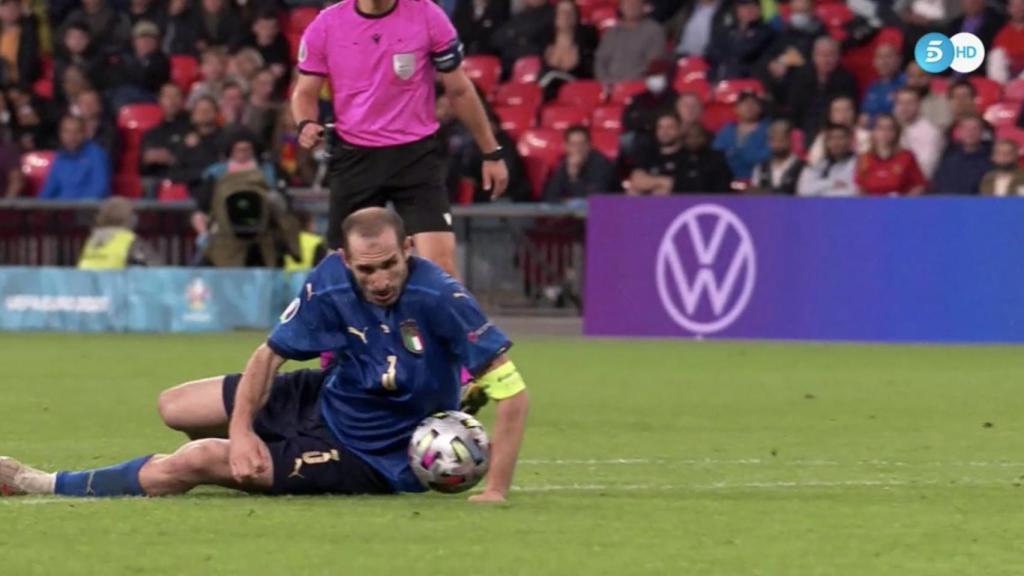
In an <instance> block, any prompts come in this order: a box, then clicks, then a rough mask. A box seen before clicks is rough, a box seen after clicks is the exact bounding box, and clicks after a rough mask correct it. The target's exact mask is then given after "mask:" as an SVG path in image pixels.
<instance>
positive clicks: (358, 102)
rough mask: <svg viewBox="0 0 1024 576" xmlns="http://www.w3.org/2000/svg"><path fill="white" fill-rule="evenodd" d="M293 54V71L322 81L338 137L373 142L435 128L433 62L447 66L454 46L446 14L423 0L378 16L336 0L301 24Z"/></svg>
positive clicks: (402, 139) (401, 1) (392, 141)
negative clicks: (329, 96) (327, 90)
mask: <svg viewBox="0 0 1024 576" xmlns="http://www.w3.org/2000/svg"><path fill="white" fill-rule="evenodd" d="M298 60H299V71H300V72H302V73H304V74H315V75H319V76H326V77H327V79H328V81H329V82H330V84H331V89H332V91H333V93H334V114H335V123H336V129H337V131H338V134H339V135H340V136H341V138H342V139H344V140H345V141H346V142H349V143H351V144H355V145H356V146H366V147H373V148H378V147H382V146H395V145H398V144H407V143H409V142H414V141H416V140H421V139H423V138H426V137H427V136H430V135H431V134H433V133H434V132H436V131H437V129H438V122H437V119H436V117H435V116H434V80H435V78H434V76H435V73H434V70H435V68H436V69H437V70H441V71H451V70H454V69H455V68H457V67H458V65H459V63H460V62H461V60H462V53H461V44H460V43H459V40H458V37H457V35H456V33H455V28H454V26H452V23H451V22H450V21H449V20H448V16H447V15H446V14H445V13H444V11H443V10H442V9H441V8H440V7H438V6H437V5H435V4H434V3H433V2H431V1H430V0H397V1H396V2H395V7H394V9H393V10H391V12H389V13H387V14H383V15H380V16H368V15H365V14H362V13H361V12H359V10H358V7H357V3H356V0H344V1H343V2H340V3H338V4H335V5H334V6H331V7H329V8H326V9H324V10H323V11H322V12H320V14H319V15H318V16H317V17H316V19H315V20H313V22H312V23H311V24H310V25H309V27H308V28H306V32H305V33H304V34H303V36H302V44H301V45H300V47H299V58H298Z"/></svg>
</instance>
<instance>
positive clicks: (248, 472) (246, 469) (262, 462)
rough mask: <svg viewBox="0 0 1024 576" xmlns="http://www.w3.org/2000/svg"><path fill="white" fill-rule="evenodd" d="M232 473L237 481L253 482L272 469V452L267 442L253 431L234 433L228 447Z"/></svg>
mask: <svg viewBox="0 0 1024 576" xmlns="http://www.w3.org/2000/svg"><path fill="white" fill-rule="evenodd" d="M228 457H229V460H230V462H231V475H232V476H233V477H234V479H235V481H236V482H240V483H251V482H252V481H253V480H255V479H256V478H258V477H259V476H260V475H261V474H264V473H265V472H267V471H268V470H270V453H269V452H268V451H267V446H266V444H264V443H263V441H262V440H260V439H259V437H258V436H256V434H255V433H254V432H252V431H250V432H248V433H245V434H240V435H237V436H236V435H232V437H231V445H230V446H229V448H228Z"/></svg>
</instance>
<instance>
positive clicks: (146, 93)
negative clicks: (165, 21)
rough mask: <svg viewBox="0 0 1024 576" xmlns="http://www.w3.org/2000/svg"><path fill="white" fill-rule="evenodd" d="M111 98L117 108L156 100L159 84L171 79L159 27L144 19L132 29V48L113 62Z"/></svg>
mask: <svg viewBox="0 0 1024 576" xmlns="http://www.w3.org/2000/svg"><path fill="white" fill-rule="evenodd" d="M114 68H115V69H116V70H117V74H112V75H111V77H112V79H111V84H113V86H112V88H113V90H112V91H111V94H110V100H111V102H112V103H113V104H114V107H116V108H120V107H121V106H124V105H127V104H132V103H136V102H153V101H155V100H156V95H157V92H159V91H160V87H161V86H163V85H164V84H166V83H167V82H168V81H169V80H170V79H171V61H170V60H169V59H168V58H167V56H166V55H165V54H164V53H163V52H161V51H160V29H159V28H157V25H156V24H154V23H152V22H149V21H148V20H143V21H141V22H139V23H137V24H136V25H135V26H134V27H133V28H132V49H131V51H130V52H128V53H126V54H124V55H123V56H122V57H121V58H120V59H119V60H118V61H117V62H116V63H115V65H114Z"/></svg>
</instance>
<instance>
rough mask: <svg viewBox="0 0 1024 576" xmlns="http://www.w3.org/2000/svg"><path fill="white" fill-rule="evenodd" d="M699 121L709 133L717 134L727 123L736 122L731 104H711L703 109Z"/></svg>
mask: <svg viewBox="0 0 1024 576" xmlns="http://www.w3.org/2000/svg"><path fill="white" fill-rule="evenodd" d="M700 121H701V123H702V124H704V127H705V128H707V129H708V130H709V131H711V132H718V131H719V130H721V129H722V127H723V126H725V125H726V124H728V123H729V122H735V121H736V110H735V108H734V107H733V105H732V104H724V103H722V102H712V103H711V104H708V106H707V107H706V108H704V115H703V116H701V118H700Z"/></svg>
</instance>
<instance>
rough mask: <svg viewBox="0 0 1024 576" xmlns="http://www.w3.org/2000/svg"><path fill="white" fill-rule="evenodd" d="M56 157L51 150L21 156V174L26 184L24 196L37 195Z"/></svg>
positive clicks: (35, 151) (36, 151)
mask: <svg viewBox="0 0 1024 576" xmlns="http://www.w3.org/2000/svg"><path fill="white" fill-rule="evenodd" d="M56 156H57V152H55V151H53V150H34V151H32V152H26V153H25V154H22V155H21V173H22V174H23V175H24V176H25V182H26V184H27V189H26V190H25V193H26V195H29V196H35V195H37V194H39V191H40V190H41V189H42V188H43V184H44V183H45V182H46V177H47V176H48V175H49V174H50V166H51V165H52V164H53V159H54V158H55V157H56Z"/></svg>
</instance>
